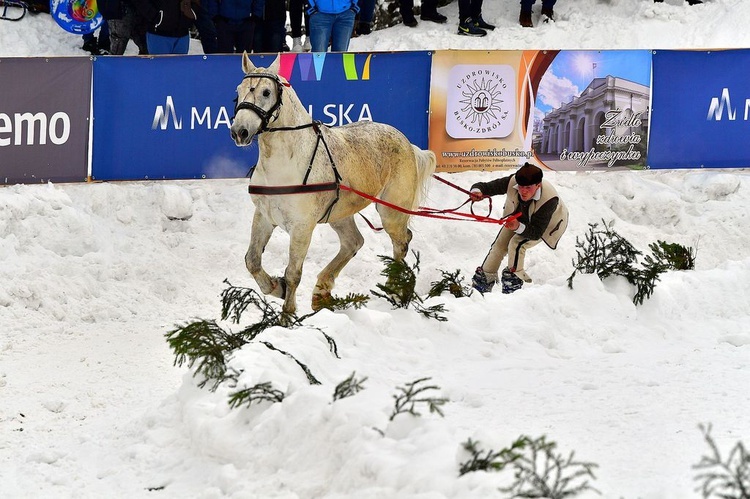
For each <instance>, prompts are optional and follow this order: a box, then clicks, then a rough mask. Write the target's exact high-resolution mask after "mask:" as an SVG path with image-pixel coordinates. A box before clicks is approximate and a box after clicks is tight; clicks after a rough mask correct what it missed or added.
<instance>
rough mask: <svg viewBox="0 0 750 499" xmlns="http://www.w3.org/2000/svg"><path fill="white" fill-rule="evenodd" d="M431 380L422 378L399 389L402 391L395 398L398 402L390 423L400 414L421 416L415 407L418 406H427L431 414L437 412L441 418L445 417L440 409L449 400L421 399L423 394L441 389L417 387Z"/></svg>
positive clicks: (437, 387)
mask: <svg viewBox="0 0 750 499" xmlns="http://www.w3.org/2000/svg"><path fill="white" fill-rule="evenodd" d="M429 379H431V378H420V379H418V380H415V381H412V382H411V383H407V384H406V386H405V387H398V390H400V391H401V394H400V395H394V396H393V398H394V399H395V401H396V402H395V406H394V409H393V413H392V414H391V417H390V421H393V418H395V417H396V416H398V415H399V414H406V413H408V414H411V415H412V416H421V414H420V413H419V412H417V410H416V409H415V406H416V405H417V404H426V405H427V407H428V408H429V410H430V413H433V412H436V413H438V414H439V415H440V416H443V411H442V410H441V409H440V407H441V406H442V405H444V404H445V403H446V402H448V399H447V398H436V397H420V394H423V393H425V392H427V391H429V390H439V389H440V387H439V386H432V385H430V386H419V387H418V386H417V385H419V384H420V383H424V382H425V381H428V380H429Z"/></svg>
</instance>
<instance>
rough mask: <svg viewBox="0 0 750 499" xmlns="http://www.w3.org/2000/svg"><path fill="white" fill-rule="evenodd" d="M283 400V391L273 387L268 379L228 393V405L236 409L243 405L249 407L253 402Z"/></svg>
mask: <svg viewBox="0 0 750 499" xmlns="http://www.w3.org/2000/svg"><path fill="white" fill-rule="evenodd" d="M283 400H284V392H282V391H280V390H277V389H275V388H274V387H273V384H272V383H271V382H270V381H268V382H265V383H259V384H257V385H254V386H251V387H249V388H244V389H242V390H239V391H236V392H233V393H231V394H230V395H229V406H230V407H231V408H232V409H236V408H238V407H241V406H243V405H246V406H247V407H250V406H251V405H252V404H253V403H261V402H272V403H276V402H281V401H283Z"/></svg>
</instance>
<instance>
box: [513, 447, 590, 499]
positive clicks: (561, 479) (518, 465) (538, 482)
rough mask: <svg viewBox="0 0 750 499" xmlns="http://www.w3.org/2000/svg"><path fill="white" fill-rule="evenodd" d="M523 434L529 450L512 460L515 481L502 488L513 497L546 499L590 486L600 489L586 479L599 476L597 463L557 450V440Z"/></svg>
mask: <svg viewBox="0 0 750 499" xmlns="http://www.w3.org/2000/svg"><path fill="white" fill-rule="evenodd" d="M522 438H525V439H526V442H525V445H524V449H525V450H526V451H527V452H525V453H523V454H521V456H520V457H518V458H517V459H516V460H514V461H513V467H514V473H515V482H513V484H511V486H510V487H507V488H501V489H500V491H501V492H508V493H511V494H512V495H511V497H514V498H515V497H523V498H547V499H564V498H566V497H573V496H576V495H578V494H580V493H581V492H584V491H587V490H591V491H593V492H597V493H599V491H598V490H596V489H595V488H593V487H592V486H591V485H590V484H589V482H588V479H587V478H591V479H596V477H595V476H594V472H593V470H594V468H596V467H597V466H598V465H596V464H594V463H588V462H579V461H575V460H574V453H573V452H571V453H570V455H569V456H568V457H567V458H564V457H563V456H562V455H561V454H555V448H556V447H557V444H556V443H555V442H548V441H547V440H546V437H544V436H542V437H540V438H537V439H536V440H531V439H529V438H528V437H522ZM581 480H583V481H582V482H581ZM575 482H578V483H575Z"/></svg>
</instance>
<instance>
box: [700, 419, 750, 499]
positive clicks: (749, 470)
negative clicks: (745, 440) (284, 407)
mask: <svg viewBox="0 0 750 499" xmlns="http://www.w3.org/2000/svg"><path fill="white" fill-rule="evenodd" d="M699 428H700V429H701V431H702V432H703V438H704V439H705V440H706V443H707V444H708V446H709V448H710V449H711V452H710V454H709V455H707V456H706V455H704V456H702V457H701V460H700V462H698V464H696V465H694V466H693V468H695V469H697V470H702V471H701V472H700V473H699V474H698V475H697V476H696V477H695V480H698V481H702V482H703V483H702V484H701V486H699V487H698V488H696V489H695V490H696V491H700V492H701V494H703V498H704V499H709V498H711V497H718V498H720V499H750V454H749V453H748V451H747V450H746V449H745V446H744V445H743V444H742V442H737V443H736V444H735V446H734V447H733V448H732V450H731V451H730V452H729V455H728V456H727V458H726V460H723V459H722V457H721V451H719V447H718V446H717V445H716V442H715V441H714V439H713V438H712V437H711V425H710V424H709V425H705V426H704V425H699Z"/></svg>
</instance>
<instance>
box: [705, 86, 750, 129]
mask: <svg viewBox="0 0 750 499" xmlns="http://www.w3.org/2000/svg"><path fill="white" fill-rule="evenodd" d="M743 104H744V105H745V114H744V118H743V117H742V115H740V116H741V117H740V119H741V120H743V121H748V117H750V99H745V102H744V103H743ZM725 108H726V112H727V120H729V121H735V120H736V119H737V108H736V107H734V106H732V101H731V99H730V98H729V89H728V88H726V87H724V88H723V89H722V90H721V97H713V98H712V99H711V104H710V105H709V106H708V114H707V115H706V120H707V121H721V120H722V119H723V118H724V109H725Z"/></svg>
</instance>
